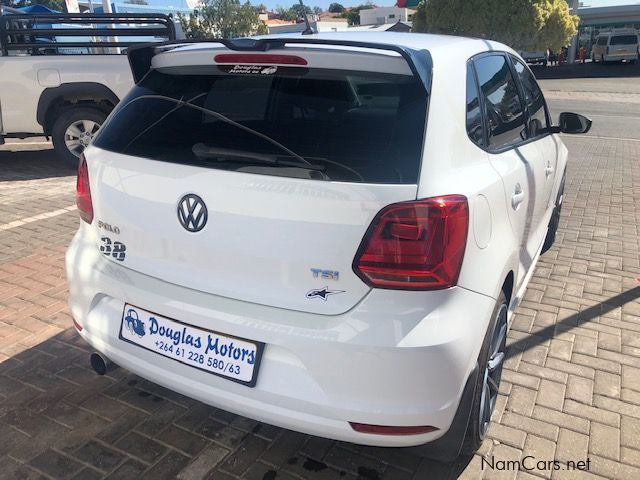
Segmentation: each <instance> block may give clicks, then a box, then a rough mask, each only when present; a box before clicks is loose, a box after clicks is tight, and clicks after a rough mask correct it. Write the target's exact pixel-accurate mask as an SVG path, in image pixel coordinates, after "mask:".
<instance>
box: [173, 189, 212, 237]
mask: <svg viewBox="0 0 640 480" xmlns="http://www.w3.org/2000/svg"><path fill="white" fill-rule="evenodd" d="M208 216H209V214H208V212H207V206H206V205H205V204H204V201H203V200H202V199H201V198H200V197H199V196H198V195H195V194H193V193H189V194H188V195H185V196H184V197H182V198H181V199H180V203H178V220H179V221H180V225H182V226H183V227H184V228H185V230H188V231H189V232H194V233H195V232H199V231H200V230H202V229H203V228H204V226H205V225H206V224H207V218H208Z"/></svg>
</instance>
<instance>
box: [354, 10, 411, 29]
mask: <svg viewBox="0 0 640 480" xmlns="http://www.w3.org/2000/svg"><path fill="white" fill-rule="evenodd" d="M415 12H416V11H415V10H412V9H410V8H400V7H380V8H368V9H366V10H360V25H383V24H386V23H397V22H407V21H410V20H411V17H412V15H413V14H414V13H415Z"/></svg>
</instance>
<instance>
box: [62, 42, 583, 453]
mask: <svg viewBox="0 0 640 480" xmlns="http://www.w3.org/2000/svg"><path fill="white" fill-rule="evenodd" d="M129 57H130V62H131V65H132V71H133V74H134V78H135V80H136V86H135V87H134V88H133V89H132V90H131V92H130V93H129V94H128V96H127V97H126V98H125V99H123V100H122V102H121V103H120V104H119V105H118V107H117V108H116V109H115V110H114V112H113V113H112V114H111V115H110V117H109V118H108V120H107V121H106V123H105V124H104V126H103V127H102V129H101V130H100V132H99V134H98V136H97V137H96V138H95V140H94V142H93V145H92V146H91V147H90V148H88V149H87V150H86V152H85V154H84V156H83V157H82V158H81V162H80V166H79V171H78V183H77V204H78V209H79V212H80V216H81V219H82V220H81V222H80V228H79V230H78V232H77V234H76V235H75V237H74V239H73V241H72V243H71V246H70V247H69V250H68V252H67V258H66V262H67V273H68V278H69V283H70V300H69V303H70V307H71V312H72V314H73V318H74V323H75V327H76V329H77V330H78V332H79V333H80V335H81V336H82V337H83V338H84V339H85V340H86V341H87V342H89V344H91V346H92V348H94V349H95V351H96V353H95V354H94V355H93V356H92V360H93V362H92V363H93V364H94V368H96V370H97V371H98V372H99V373H104V371H105V368H106V366H107V365H108V364H109V362H113V363H114V364H117V365H120V366H122V367H124V368H126V369H128V370H130V371H132V372H134V373H136V374H138V375H140V376H141V377H144V378H147V379H149V380H151V381H153V382H155V383H157V384H160V385H163V386H164V387H167V388H169V389H172V390H175V391H177V392H180V393H182V394H184V395H187V396H190V397H193V398H195V399H198V400H200V401H202V402H205V403H208V404H211V405H215V406H216V407H220V408H222V409H225V410H228V411H231V412H235V413H237V414H240V415H245V416H247V417H251V418H254V419H257V420H260V421H264V422H268V423H271V424H274V425H279V426H282V427H285V428H288V429H292V430H297V431H301V432H306V433H309V434H313V435H319V436H323V437H328V438H333V439H338V440H344V441H348V442H354V443H359V444H366V445H378V446H390V447H410V446H413V447H415V446H423V447H421V448H420V451H421V452H423V453H425V454H428V455H433V456H440V457H449V458H450V457H452V456H455V455H457V454H458V453H459V452H460V451H461V449H462V451H464V452H471V451H473V450H474V449H476V448H477V447H478V446H479V444H480V442H481V441H482V439H483V438H484V436H485V434H486V431H487V427H488V424H489V422H490V418H491V413H492V411H493V409H494V407H495V403H496V398H497V392H498V386H499V384H500V376H501V371H502V365H503V362H504V359H505V355H506V352H505V338H506V332H507V328H508V321H509V318H510V314H511V312H512V311H513V309H514V308H515V306H516V305H517V303H518V300H519V298H520V296H521V294H522V292H523V290H524V288H525V286H526V284H527V280H528V278H529V277H530V275H531V274H532V271H533V268H534V266H535V263H536V260H537V258H538V256H539V255H540V253H541V251H542V252H543V251H544V250H546V249H548V248H549V247H550V246H551V245H552V243H553V240H554V237H555V231H556V228H557V225H558V218H559V215H560V208H561V206H562V191H563V190H562V188H563V182H564V176H565V166H566V162H567V150H566V148H565V146H564V145H563V143H562V141H561V140H560V138H559V137H558V135H556V134H557V133H559V132H561V131H562V132H566V133H583V132H585V131H587V130H588V129H589V126H590V123H591V122H590V121H589V120H588V119H586V118H585V117H582V116H580V115H577V114H573V113H564V114H562V115H561V116H560V122H559V126H553V125H552V122H551V119H550V117H549V112H548V110H547V106H546V104H545V100H544V97H543V95H542V92H541V90H540V88H539V87H538V85H537V83H536V80H535V78H534V76H533V75H532V73H531V71H530V70H529V69H528V68H527V66H526V65H525V64H524V62H523V61H522V59H521V58H520V57H519V56H518V55H517V54H516V53H515V52H514V51H512V50H511V49H509V48H507V47H505V46H504V45H501V44H498V43H494V42H490V41H484V40H471V39H466V38H457V37H447V36H431V35H419V34H395V33H383V34H374V33H371V34H367V33H362V32H358V33H350V34H349V33H340V34H321V35H308V36H282V37H265V38H259V39H244V40H236V41H225V40H220V41H210V42H206V43H191V44H185V43H174V44H168V45H163V46H157V44H156V45H154V46H147V47H142V48H135V49H132V50H131V52H130V53H129ZM425 444H428V445H427V446H426V447H424V445H425Z"/></svg>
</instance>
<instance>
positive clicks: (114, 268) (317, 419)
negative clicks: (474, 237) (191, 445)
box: [66, 224, 495, 446]
mask: <svg viewBox="0 0 640 480" xmlns="http://www.w3.org/2000/svg"><path fill="white" fill-rule="evenodd" d="M66 265H67V275H68V278H69V284H70V298H69V305H70V308H71V313H72V315H73V317H74V319H75V320H76V321H77V322H78V323H79V324H81V325H82V326H83V330H82V331H81V332H80V335H82V337H83V338H84V339H85V340H86V341H87V342H88V343H89V344H91V345H92V346H93V347H94V348H95V349H96V350H98V351H100V352H101V353H103V354H104V355H106V356H107V357H109V358H110V359H111V360H113V361H114V362H115V363H116V364H118V365H120V366H121V367H124V368H126V369H128V370H130V371H132V372H134V373H136V374H138V375H140V376H141V377H144V378H146V379H148V380H150V381H152V382H155V383H157V384H159V385H162V386H164V387H167V388H169V389H171V390H175V391H177V392H179V393H182V394H184V395H187V396H189V397H192V398H195V399H197V400H200V401H202V402H204V403H207V404H211V405H214V406H216V407H219V408H222V409H224V410H228V411H231V412H234V413H237V414H239V415H243V416H247V417H250V418H254V419H256V420H260V421H264V422H267V423H270V424H274V425H278V426H281V427H284V428H288V429H291V430H296V431H301V432H305V433H308V434H312V435H318V436H323V437H327V438H333V439H337V440H343V441H348V442H354V443H360V444H367V445H378V446H413V445H421V444H424V443H427V442H430V441H432V440H435V439H437V438H438V437H440V436H442V435H443V434H444V433H445V432H446V431H447V430H448V429H449V427H450V425H451V423H452V420H453V418H454V415H455V413H456V410H457V408H458V404H459V402H460V398H461V395H462V391H463V388H464V386H465V383H466V381H467V378H468V377H469V375H470V374H471V373H472V372H473V370H474V367H475V364H476V359H477V356H478V352H479V349H480V345H481V343H482V339H483V337H484V333H485V331H486V327H487V324H488V321H489V317H490V315H491V312H492V310H493V307H494V303H495V301H494V300H493V299H491V298H489V297H486V296H484V295H480V294H477V293H474V292H470V291H468V290H465V289H462V288H452V289H449V290H444V291H437V292H429V293H425V292H399V291H390V290H372V291H371V292H370V293H369V294H368V295H367V296H366V297H365V298H364V299H363V300H362V301H361V302H360V303H359V304H358V305H357V306H356V307H354V308H353V309H352V310H350V311H349V312H346V313H344V314H341V315H333V316H327V315H317V314H309V313H303V312H296V311H291V310H284V309H279V308H274V307H266V306H262V305H257V304H251V303H247V302H242V301H238V300H232V299H229V298H224V297H219V296H215V295H211V294H206V293H203V292H198V291H195V290H190V289H186V288H183V287H180V286H177V285H173V284H169V283H166V282H163V281H160V280H158V279H155V278H152V277H149V276H146V275H143V274H140V273H137V272H134V271H132V270H129V269H127V268H125V267H124V266H122V265H120V264H116V263H114V262H112V261H110V260H107V259H105V257H103V256H102V255H101V254H100V253H99V252H98V249H97V248H96V246H95V243H94V241H93V238H92V235H91V234H90V232H89V229H88V228H87V226H86V225H85V224H83V225H81V227H80V230H79V231H78V233H77V234H76V236H75V237H74V239H73V241H72V243H71V245H70V247H69V250H68V251H67V256H66ZM124 303H130V304H132V305H136V306H139V307H140V308H144V309H147V310H150V311H153V312H157V313H158V314H160V315H163V316H166V317H169V318H173V319H176V320H180V321H183V322H185V323H189V324H192V325H194V326H197V327H200V328H205V329H210V330H215V331H218V332H222V333H226V334H229V335H234V336H237V337H242V338H247V339H251V340H256V341H260V342H264V343H265V344H266V347H265V350H264V354H263V357H262V362H261V365H260V370H259V372H258V377H257V383H256V385H255V387H254V388H249V387H246V386H244V385H241V384H238V383H234V382H230V381H228V380H226V379H224V378H220V377H217V376H214V375H211V374H209V373H207V372H203V371H200V370H197V369H194V368H192V367H189V366H186V365H183V364H181V363H178V362H176V361H174V360H172V359H169V358H165V357H162V356H160V355H158V354H156V353H153V352H150V351H147V350H144V349H142V348H140V347H137V346H135V345H132V344H129V343H126V342H123V341H122V340H120V339H119V338H118V332H119V329H120V322H121V317H122V311H123V305H124ZM348 422H357V423H365V424H374V425H392V426H421V425H431V426H435V427H437V428H438V430H437V431H435V432H431V433H427V434H421V435H410V436H383V435H372V434H364V433H358V432H355V431H354V430H353V429H352V428H351V427H350V425H349V423H348Z"/></svg>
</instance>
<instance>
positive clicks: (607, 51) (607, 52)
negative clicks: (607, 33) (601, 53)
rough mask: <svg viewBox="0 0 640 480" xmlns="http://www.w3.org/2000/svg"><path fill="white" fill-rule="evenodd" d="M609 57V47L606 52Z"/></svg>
mask: <svg viewBox="0 0 640 480" xmlns="http://www.w3.org/2000/svg"><path fill="white" fill-rule="evenodd" d="M605 53H606V54H607V55H609V46H607V50H606V52H605Z"/></svg>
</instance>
